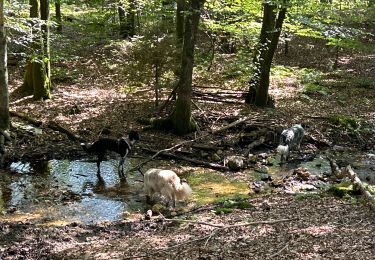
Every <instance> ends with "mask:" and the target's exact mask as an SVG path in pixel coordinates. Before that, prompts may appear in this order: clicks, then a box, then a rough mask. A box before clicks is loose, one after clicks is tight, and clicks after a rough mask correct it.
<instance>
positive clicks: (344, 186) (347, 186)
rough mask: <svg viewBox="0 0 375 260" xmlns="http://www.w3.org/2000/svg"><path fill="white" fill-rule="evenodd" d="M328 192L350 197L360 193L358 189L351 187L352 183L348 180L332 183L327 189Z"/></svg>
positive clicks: (341, 196) (337, 195)
mask: <svg viewBox="0 0 375 260" xmlns="http://www.w3.org/2000/svg"><path fill="white" fill-rule="evenodd" d="M328 193H329V194H332V195H334V196H336V197H339V198H345V197H352V196H355V195H359V194H360V192H359V191H357V190H355V189H354V188H353V185H352V184H351V182H349V181H345V182H341V183H338V184H335V185H332V186H331V187H330V188H329V189H328Z"/></svg>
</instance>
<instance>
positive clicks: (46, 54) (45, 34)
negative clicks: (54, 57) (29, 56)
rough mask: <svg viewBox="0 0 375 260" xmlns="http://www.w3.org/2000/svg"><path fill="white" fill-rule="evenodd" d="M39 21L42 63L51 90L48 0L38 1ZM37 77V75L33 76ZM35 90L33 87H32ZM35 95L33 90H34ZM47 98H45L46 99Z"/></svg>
mask: <svg viewBox="0 0 375 260" xmlns="http://www.w3.org/2000/svg"><path fill="white" fill-rule="evenodd" d="M40 19H42V20H43V21H44V24H42V38H43V44H42V46H43V59H42V60H43V62H44V63H45V69H46V75H47V78H48V80H47V81H48V88H49V89H51V86H52V85H51V56H50V43H49V24H48V23H49V0H40ZM34 77H38V75H34ZM34 89H35V86H34ZM34 93H35V90H34ZM46 98H47V97H46Z"/></svg>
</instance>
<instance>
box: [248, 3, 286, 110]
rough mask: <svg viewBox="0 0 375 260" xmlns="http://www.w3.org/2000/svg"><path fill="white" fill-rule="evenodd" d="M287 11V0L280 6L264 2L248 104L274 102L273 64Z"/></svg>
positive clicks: (260, 104)
mask: <svg viewBox="0 0 375 260" xmlns="http://www.w3.org/2000/svg"><path fill="white" fill-rule="evenodd" d="M286 11H287V1H286V0H285V1H283V4H281V5H280V6H278V5H277V4H276V3H273V2H269V1H267V2H264V3H263V21H262V29H261V33H260V37H259V43H258V46H257V49H256V51H255V55H254V58H253V64H254V67H255V68H254V71H253V76H252V78H251V80H250V81H249V93H248V95H247V96H246V103H248V104H250V103H252V104H255V105H257V106H266V105H270V104H271V103H272V102H271V101H272V100H271V99H270V97H269V94H268V89H269V83H270V71H271V64H272V60H273V56H274V54H275V51H276V48H277V44H278V42H279V38H280V34H281V29H282V25H283V22H284V19H285V16H286ZM277 12H278V13H277Z"/></svg>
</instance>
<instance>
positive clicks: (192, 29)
mask: <svg viewBox="0 0 375 260" xmlns="http://www.w3.org/2000/svg"><path fill="white" fill-rule="evenodd" d="M190 3H191V7H190V12H189V14H188V16H187V17H186V19H185V33H184V43H183V48H182V60H181V73H180V79H179V83H178V84H179V87H178V89H177V101H176V107H175V111H174V112H173V114H172V122H173V126H174V130H175V133H176V134H179V135H183V134H187V133H190V132H192V131H195V130H196V124H195V122H194V120H193V118H192V116H191V94H192V78H193V65H194V47H195V41H196V36H197V31H198V25H199V19H200V14H201V8H203V5H204V0H191V2H190Z"/></svg>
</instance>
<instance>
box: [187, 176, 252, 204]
mask: <svg viewBox="0 0 375 260" xmlns="http://www.w3.org/2000/svg"><path fill="white" fill-rule="evenodd" d="M184 177H185V178H186V179H187V180H188V182H189V184H190V186H191V188H192V190H193V200H195V201H196V202H197V204H199V205H203V204H209V203H219V202H224V201H227V200H229V199H236V200H238V199H240V198H245V197H247V196H248V193H249V188H248V185H247V183H245V182H241V181H237V180H229V179H228V178H226V177H225V176H224V175H222V174H220V173H217V172H213V171H205V170H202V171H195V172H191V173H188V174H187V175H186V176H184ZM242 206H243V207H245V205H242ZM224 207H227V206H224Z"/></svg>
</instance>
